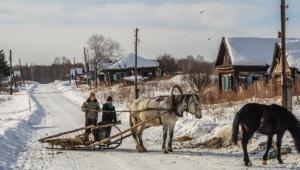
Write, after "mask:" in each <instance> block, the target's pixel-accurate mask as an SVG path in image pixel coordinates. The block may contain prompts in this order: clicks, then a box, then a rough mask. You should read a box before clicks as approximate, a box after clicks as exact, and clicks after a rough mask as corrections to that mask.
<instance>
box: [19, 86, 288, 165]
mask: <svg viewBox="0 0 300 170" xmlns="http://www.w3.org/2000/svg"><path fill="white" fill-rule="evenodd" d="M49 92H50V93H49ZM56 92H57V93H56ZM32 96H33V98H34V99H35V100H36V102H37V106H38V107H39V109H40V110H41V111H42V112H43V113H44V114H43V115H44V117H43V118H42V120H41V122H40V124H38V125H37V126H35V127H34V129H35V130H34V132H33V134H32V136H31V138H30V139H29V140H28V142H27V146H26V148H25V151H24V152H22V153H21V154H20V155H19V158H18V161H17V163H16V165H15V167H14V168H15V169H56V170H57V169H64V170H66V169H103V170H109V169H122V170H127V169H128V170H135V169H137V170H140V169H155V170H159V169H172V170H177V169H178V170H182V169H184V170H189V169H243V168H244V167H243V166H242V158H241V156H242V155H241V153H237V154H232V153H228V152H226V150H215V151H211V150H191V149H180V150H176V149H175V152H173V153H171V154H162V153H161V152H160V146H161V144H160V142H156V141H154V140H152V137H154V136H155V135H157V134H155V133H151V129H148V130H146V132H145V134H144V136H145V146H146V147H147V149H148V151H149V152H148V153H137V152H136V150H135V144H134V142H133V140H132V138H128V139H126V140H125V141H123V144H122V145H121V147H119V148H118V149H115V150H105V151H66V150H62V151H58V150H47V149H45V148H44V147H43V146H42V145H41V144H40V143H38V142H37V140H38V139H39V138H42V137H44V136H46V135H47V134H48V135H51V134H55V133H58V132H62V131H66V130H71V129H74V128H78V127H81V126H83V124H84V114H83V113H82V112H81V111H80V107H79V106H78V105H76V104H74V103H72V102H71V101H70V100H69V99H67V98H66V97H64V95H63V94H61V93H58V91H57V89H56V88H55V87H53V84H47V85H38V87H37V88H36V90H35V92H34V93H33V94H32ZM119 118H120V119H121V120H122V122H123V124H122V125H121V128H122V129H125V128H127V127H128V126H129V125H128V115H127V114H126V113H125V115H122V116H119ZM287 161H288V160H286V162H287ZM252 162H253V163H254V165H255V166H254V167H253V168H258V169H260V168H262V169H264V168H279V169H280V168H283V167H284V165H282V166H283V167H278V165H277V162H276V161H275V160H272V161H269V165H268V166H262V165H261V161H260V160H259V159H255V160H253V161H252Z"/></svg>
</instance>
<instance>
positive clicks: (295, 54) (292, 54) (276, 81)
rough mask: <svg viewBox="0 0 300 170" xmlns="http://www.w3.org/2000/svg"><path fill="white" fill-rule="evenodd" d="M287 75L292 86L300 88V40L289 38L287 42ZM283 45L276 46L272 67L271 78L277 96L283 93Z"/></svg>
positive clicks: (277, 44)
mask: <svg viewBox="0 0 300 170" xmlns="http://www.w3.org/2000/svg"><path fill="white" fill-rule="evenodd" d="M286 53H287V56H286V73H287V77H288V78H289V79H290V80H291V81H292V82H291V84H292V85H294V86H295V87H298V88H299V85H300V39H296V38H289V39H287V41H286ZM281 75H282V68H281V43H280V42H278V43H276V45H275V51H274V56H273V60H272V64H271V67H270V77H271V81H272V85H273V86H272V88H273V91H274V92H275V95H279V94H280V92H281Z"/></svg>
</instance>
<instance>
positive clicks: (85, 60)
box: [83, 47, 92, 89]
mask: <svg viewBox="0 0 300 170" xmlns="http://www.w3.org/2000/svg"><path fill="white" fill-rule="evenodd" d="M83 55H84V62H85V72H86V80H87V84H88V85H89V86H90V89H92V87H91V82H90V68H89V63H88V61H87V58H86V48H85V47H83Z"/></svg>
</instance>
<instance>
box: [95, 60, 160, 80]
mask: <svg viewBox="0 0 300 170" xmlns="http://www.w3.org/2000/svg"><path fill="white" fill-rule="evenodd" d="M134 67H135V55H134V54H129V55H128V56H126V57H123V58H121V59H120V60H118V61H117V62H115V63H114V64H112V65H110V66H109V67H107V68H104V69H101V72H100V73H99V74H103V76H104V81H107V82H109V83H113V82H120V81H122V80H123V78H125V77H130V76H132V75H134ZM158 67H159V64H158V62H156V61H153V60H149V59H146V58H143V57H140V56H138V58H137V68H138V75H140V76H142V77H144V78H147V79H151V78H154V77H156V71H157V69H158Z"/></svg>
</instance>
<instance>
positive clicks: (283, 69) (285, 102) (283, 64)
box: [280, 0, 288, 109]
mask: <svg viewBox="0 0 300 170" xmlns="http://www.w3.org/2000/svg"><path fill="white" fill-rule="evenodd" d="M280 9H281V73H282V81H281V82H282V94H281V105H282V106H283V107H285V108H287V109H288V89H287V88H288V86H287V75H286V4H285V0H281V7H280Z"/></svg>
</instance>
